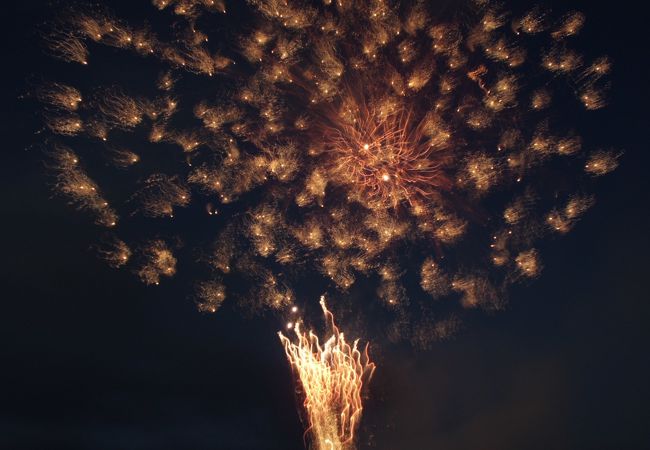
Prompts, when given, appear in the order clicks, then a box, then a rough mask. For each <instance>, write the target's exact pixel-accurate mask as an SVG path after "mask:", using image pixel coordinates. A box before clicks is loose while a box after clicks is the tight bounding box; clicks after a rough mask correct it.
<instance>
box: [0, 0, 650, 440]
mask: <svg viewBox="0 0 650 450" xmlns="http://www.w3.org/2000/svg"><path fill="white" fill-rule="evenodd" d="M133 3H135V1H133ZM142 3H143V6H138V8H136V9H134V12H133V14H134V15H135V16H136V17H139V14H141V13H142V11H153V8H152V7H151V6H150V5H149V4H148V2H145V1H144V0H143V2H142ZM574 3H575V5H576V8H579V9H581V10H582V11H584V12H585V13H586V15H587V27H586V31H585V33H586V34H587V36H588V41H589V42H591V43H593V46H594V47H595V48H598V49H600V50H602V52H603V53H606V54H608V55H610V56H611V58H612V60H613V62H614V71H613V75H612V87H613V89H612V91H611V98H610V106H609V107H608V108H607V109H606V110H605V111H606V114H602V115H599V117H600V118H599V119H598V123H597V126H595V127H594V129H593V130H591V131H590V133H591V134H590V137H595V139H596V140H598V137H602V139H601V140H602V141H604V142H609V143H615V144H616V146H617V147H618V148H620V149H622V150H624V152H625V154H624V156H623V157H622V159H621V165H620V167H619V168H618V169H617V170H616V171H615V172H614V173H612V174H610V175H608V176H606V177H603V178H602V179H601V180H599V183H598V188H597V191H596V195H597V203H596V205H595V207H593V208H592V209H591V210H590V211H589V212H588V213H587V214H586V215H585V217H584V218H583V219H582V220H581V221H580V223H579V224H578V225H577V227H576V229H575V231H574V232H572V233H569V234H568V235H567V236H564V237H561V238H557V239H552V240H547V241H546V242H545V243H544V244H543V245H542V246H541V251H542V253H543V256H544V262H545V269H544V272H543V274H542V276H541V278H539V279H537V280H535V281H533V282H530V283H527V284H524V285H519V286H516V287H515V288H514V289H513V290H512V291H511V293H510V305H509V307H508V308H507V310H506V311H504V312H500V313H498V314H493V315H490V314H484V313H482V314H476V315H472V316H471V317H470V318H469V320H468V322H467V324H466V327H465V329H464V330H463V331H462V332H461V334H460V335H459V336H458V337H456V338H455V339H454V340H452V341H450V342H443V343H438V344H436V345H434V347H433V348H432V349H431V350H428V351H419V350H418V351H416V350H414V349H412V348H410V347H407V346H396V345H388V344H387V345H382V346H381V347H377V346H375V347H373V349H372V350H373V351H372V354H373V357H374V359H375V360H376V362H377V364H378V370H377V373H376V376H375V378H374V379H373V381H372V383H371V386H370V397H369V400H368V401H367V403H366V406H367V408H366V409H365V410H364V419H363V423H362V427H361V430H360V436H361V440H360V448H362V449H365V448H373V449H377V450H384V449H387V450H395V449H405V450H425V449H435V450H526V449H540V450H541V449H545V450H555V449H557V450H560V449H566V450H578V449H590V450H596V449H603V450H604V449H617V450H627V449H644V448H650V431H649V425H648V424H649V423H650V412H649V411H650V408H648V405H649V404H650V389H649V387H648V380H649V379H650V362H649V358H648V345H649V344H650V326H649V325H648V324H649V323H650V296H649V295H648V283H649V278H648V275H649V269H650V264H649V257H650V245H649V239H648V230H650V221H649V217H648V216H649V215H648V204H650V203H649V201H648V192H649V189H650V186H649V183H648V178H649V175H648V173H649V172H648V170H649V167H650V156H649V151H648V124H649V123H650V122H649V119H650V117H648V105H649V104H650V103H649V102H650V98H649V96H648V82H647V79H648V72H647V68H646V66H647V61H646V54H647V48H646V39H647V20H646V17H645V13H644V12H642V11H641V10H634V9H633V8H632V6H630V5H624V4H622V3H616V2H608V3H607V4H599V3H600V2H574ZM3 10H4V11H3V12H4V14H3V15H4V16H5V17H4V25H3V27H2V28H3V30H2V31H3V33H5V34H6V35H5V36H4V37H3V40H2V42H3V43H4V45H5V46H6V47H5V49H4V51H3V53H2V55H3V58H2V60H3V69H2V74H3V78H4V81H3V85H2V86H3V89H2V91H3V95H4V96H6V99H5V100H4V101H3V102H2V105H3V111H2V114H3V116H2V120H1V122H0V123H2V124H3V128H4V129H3V131H2V136H3V150H2V151H3V158H4V160H3V163H2V164H1V165H0V168H1V170H2V171H3V174H2V177H1V178H0V179H1V180H2V183H3V188H2V194H1V195H2V200H1V202H0V205H1V208H0V214H1V215H2V221H1V222H0V223H2V230H3V232H2V235H1V236H2V269H1V270H0V274H1V276H2V284H1V290H0V292H2V296H1V297H2V303H1V305H2V312H1V313H0V334H1V335H2V345H1V346H0V361H1V363H2V365H1V369H0V448H2V449H15V450H19V449H42V450H49V449H66V450H74V449H106V450H115V449H125V450H126V449H129V450H131V449H133V450H136V449H137V450H154V449H155V450H162V449H170V450H171V449H191V450H203V449H233V450H234V449H251V450H255V449H260V450H262V449H282V450H289V449H301V448H304V446H303V440H302V424H301V423H300V420H299V417H298V414H297V412H296V400H295V396H294V387H293V384H292V377H291V371H290V368H289V366H288V364H287V362H286V359H285V356H284V353H283V349H282V348H281V346H280V345H279V342H278V339H277V336H276V334H275V333H276V331H277V330H278V329H279V328H280V327H281V326H282V323H280V322H279V321H278V320H277V319H274V318H268V317H257V316H253V317H243V316H242V315H241V314H239V312H238V311H236V310H233V309H232V308H229V307H227V306H226V307H224V308H223V309H222V310H220V311H219V313H218V314H216V315H203V314H200V313H198V312H197V311H196V307H195V305H194V304H193V303H192V301H190V300H188V299H187V297H188V292H187V284H185V283H183V280H182V277H181V278H180V279H171V280H165V282H164V283H161V286H159V287H155V288H152V287H145V286H144V285H142V284H141V283H140V282H139V281H138V280H137V279H136V278H135V277H134V276H132V274H130V273H128V272H125V271H115V270H112V269H110V268H108V267H107V266H106V265H105V264H104V263H103V262H102V261H100V260H99V259H98V258H97V257H96V255H95V252H94V251H93V250H92V249H91V244H92V243H93V242H95V241H96V237H97V231H96V226H95V225H93V224H92V223H91V221H90V220H89V219H88V217H86V216H85V215H84V214H82V213H77V212H74V211H73V210H72V209H71V208H69V207H68V206H67V205H66V204H65V203H66V202H65V200H62V199H61V198H58V197H55V196H53V195H52V193H51V190H50V187H49V186H48V182H47V180H48V178H47V177H46V175H45V167H44V164H43V162H42V161H43V153H42V150H41V148H40V147H39V146H38V145H35V144H36V143H38V142H39V136H38V135H36V134H35V133H36V132H37V131H38V130H39V129H40V128H41V125H40V117H39V114H38V107H37V105H36V104H35V103H34V102H32V101H26V100H22V99H20V98H19V97H20V96H21V94H22V93H24V92H25V90H26V89H28V85H29V83H30V82H31V81H30V80H34V79H38V78H39V77H46V76H47V73H48V71H49V70H50V68H51V65H52V64H57V65H59V64H61V63H59V62H56V63H54V62H52V60H51V59H49V58H48V57H46V56H45V55H43V51H42V49H40V47H39V44H38V39H37V33H36V31H35V27H36V26H37V25H38V24H41V23H42V22H43V20H44V19H46V18H47V17H49V15H50V14H52V11H53V8H52V6H51V4H49V3H45V2H42V1H25V2H11V3H10V4H7V5H3ZM116 10H117V11H118V12H119V15H122V16H124V14H125V13H126V14H128V12H129V9H127V8H125V7H124V5H121V6H120V7H116ZM127 18H128V16H127ZM42 74H45V75H42ZM320 294H321V292H315V293H314V296H315V297H316V296H318V295H320Z"/></svg>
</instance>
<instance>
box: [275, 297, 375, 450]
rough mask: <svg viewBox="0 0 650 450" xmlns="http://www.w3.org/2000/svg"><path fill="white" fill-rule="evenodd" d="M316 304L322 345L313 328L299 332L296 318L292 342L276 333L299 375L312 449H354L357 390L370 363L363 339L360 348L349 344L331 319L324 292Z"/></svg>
mask: <svg viewBox="0 0 650 450" xmlns="http://www.w3.org/2000/svg"><path fill="white" fill-rule="evenodd" d="M320 305H321V307H322V308H323V313H324V314H325V320H326V321H327V325H328V327H329V328H330V329H331V332H332V335H331V336H330V337H329V338H328V339H327V341H325V343H324V344H323V345H321V344H320V340H319V338H318V336H317V335H316V334H314V333H313V331H311V330H310V331H309V332H306V333H303V332H302V331H301V329H300V324H299V323H296V325H295V327H294V331H295V333H296V337H297V343H293V342H291V340H290V339H289V338H287V337H286V336H284V335H283V334H282V333H281V332H279V333H278V335H279V336H280V340H281V341H282V344H283V345H284V350H285V352H286V354H287V358H288V359H289V362H290V363H291V366H292V368H293V369H294V371H295V372H296V374H297V376H298V378H299V379H300V384H301V386H302V391H303V395H304V407H305V410H306V412H307V416H308V420H309V424H308V428H307V431H306V432H305V433H306V434H307V433H309V434H311V437H312V440H313V444H314V448H315V449H317V450H350V449H353V448H354V437H355V435H354V433H355V430H356V429H357V427H358V426H359V421H360V419H361V413H362V411H363V407H362V400H361V392H362V389H363V386H364V383H367V382H368V381H370V378H371V377H372V374H373V373H374V371H375V364H374V363H373V362H371V361H370V358H369V356H368V344H366V346H365V347H364V349H363V351H360V350H359V348H358V344H359V340H358V339H357V340H355V341H354V342H352V344H349V343H348V342H347V341H346V340H345V336H344V334H343V333H342V332H341V331H339V329H338V327H337V326H336V324H335V323H334V316H333V315H332V313H331V312H330V311H329V310H328V309H327V306H326V305H325V299H324V297H321V300H320Z"/></svg>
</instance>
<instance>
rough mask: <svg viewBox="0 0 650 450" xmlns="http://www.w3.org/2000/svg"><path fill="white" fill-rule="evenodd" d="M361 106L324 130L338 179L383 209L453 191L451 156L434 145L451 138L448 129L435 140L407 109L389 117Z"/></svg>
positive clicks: (438, 133) (421, 202)
mask: <svg viewBox="0 0 650 450" xmlns="http://www.w3.org/2000/svg"><path fill="white" fill-rule="evenodd" d="M358 103H360V104H358V105H355V107H354V109H351V110H350V111H349V113H348V114H349V115H348V116H347V117H345V116H343V117H341V114H338V117H335V118H334V120H332V122H333V126H330V127H325V130H324V132H325V136H326V138H327V143H328V150H329V152H330V154H331V162H332V163H333V166H334V167H333V172H334V173H335V174H336V175H338V176H339V180H342V181H343V182H345V183H347V184H349V185H351V186H355V187H358V188H360V189H361V190H363V191H364V192H365V193H366V195H367V200H368V202H367V203H368V206H373V205H374V206H377V207H380V208H386V207H397V206H398V205H399V204H400V203H406V204H408V205H410V206H411V207H412V206H415V205H418V204H424V203H429V201H431V200H433V199H436V198H437V197H438V196H439V195H440V193H441V192H442V191H445V190H448V189H449V188H450V186H451V182H450V180H449V178H448V176H447V175H446V173H445V172H446V170H447V169H448V166H449V164H450V162H451V160H450V154H449V152H447V151H445V150H443V149H440V148H437V146H436V144H438V143H440V142H441V141H446V140H447V139H448V138H449V136H448V134H447V132H446V130H436V131H435V132H434V133H435V134H436V135H437V136H435V138H432V137H430V136H427V135H426V131H429V130H425V128H427V125H430V124H427V123H426V122H425V121H423V122H420V123H418V121H414V120H413V114H412V113H411V112H409V111H406V110H402V111H392V112H390V113H387V112H385V111H376V110H371V109H369V108H367V107H366V106H365V105H364V104H363V103H364V102H358ZM330 119H331V117H330Z"/></svg>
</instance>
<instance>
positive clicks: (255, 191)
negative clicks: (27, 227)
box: [34, 0, 620, 448]
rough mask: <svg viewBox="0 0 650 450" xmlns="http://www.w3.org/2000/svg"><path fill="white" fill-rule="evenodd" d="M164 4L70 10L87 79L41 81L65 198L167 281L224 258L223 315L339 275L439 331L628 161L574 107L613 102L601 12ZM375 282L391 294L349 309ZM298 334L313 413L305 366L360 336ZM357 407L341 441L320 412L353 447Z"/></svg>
mask: <svg viewBox="0 0 650 450" xmlns="http://www.w3.org/2000/svg"><path fill="white" fill-rule="evenodd" d="M153 3H154V5H155V7H156V8H157V9H158V10H161V11H162V12H157V11H154V10H152V15H151V20H149V23H150V25H147V26H138V25H137V24H136V25H134V24H127V23H125V22H124V21H122V20H119V19H117V18H116V17H115V16H114V15H113V14H112V13H110V12H108V11H107V10H105V9H104V8H101V7H99V6H92V7H90V6H84V7H77V8H74V9H71V10H70V11H69V13H68V14H65V15H64V16H63V17H62V18H61V19H60V20H58V21H55V22H54V23H53V24H52V26H51V29H50V31H48V32H47V33H46V36H45V39H44V42H45V44H46V46H47V48H48V49H49V51H50V53H51V54H52V55H53V56H55V57H57V58H59V59H62V60H63V61H67V62H69V63H71V64H76V65H77V69H78V70H79V71H82V72H78V73H79V79H82V78H83V81H84V82H83V83H81V84H80V85H79V86H78V87H75V86H72V85H71V84H75V83H74V82H73V81H69V82H62V81H61V80H56V82H51V83H47V84H45V85H43V86H41V87H38V88H37V89H35V90H34V97H35V98H37V99H38V100H39V101H41V102H42V103H43V105H44V107H43V119H44V124H45V126H46V128H47V129H48V130H50V131H51V133H52V134H53V135H54V136H55V137H54V138H52V139H50V140H49V142H55V143H54V144H52V145H50V150H49V152H48V159H49V162H48V166H49V167H50V168H51V171H52V173H53V175H54V177H53V178H54V183H53V185H54V187H55V189H56V191H57V192H59V193H60V194H61V195H62V196H64V197H65V198H67V199H69V201H70V202H71V203H72V204H73V205H75V206H76V207H77V208H78V209H80V210H83V211H85V212H87V213H88V214H90V215H91V216H92V217H93V218H94V220H95V222H96V223H97V224H98V225H99V226H101V227H106V228H108V232H109V233H110V235H109V236H108V237H106V238H103V242H104V244H102V246H100V254H101V255H102V256H103V257H104V258H105V259H106V260H107V262H108V263H109V264H110V265H111V266H112V267H120V268H126V269H128V270H131V271H133V272H134V273H135V274H136V275H137V276H138V277H139V278H140V279H141V280H142V281H143V282H144V283H146V284H151V285H158V284H160V283H161V282H162V281H163V280H164V279H165V278H167V277H171V276H174V274H175V273H177V272H181V271H187V272H189V271H191V270H194V269H195V268H196V269H197V270H196V271H195V272H194V271H193V272H192V273H204V274H205V273H206V270H207V271H209V272H208V274H207V275H205V276H201V278H202V279H201V280H197V286H196V300H197V304H198V308H199V310H200V311H202V312H206V313H214V312H216V311H218V309H219V308H220V307H221V305H223V304H224V303H227V302H232V303H233V304H236V305H239V306H240V307H242V308H243V309H246V310H255V311H263V310H275V311H279V312H280V313H283V312H287V311H289V309H290V308H291V307H292V306H293V305H295V302H296V298H297V296H296V294H295V292H294V289H296V287H297V286H298V288H300V285H301V282H300V280H304V279H305V278H308V279H311V280H324V281H326V282H327V283H328V286H327V288H328V289H329V292H330V298H331V303H332V307H333V309H334V310H335V311H337V309H338V308H341V309H345V310H346V312H347V313H349V314H350V317H351V316H352V315H354V316H356V317H357V319H355V323H356V324H358V325H359V326H360V327H363V326H367V327H368V328H370V325H371V323H372V322H376V323H380V322H379V321H381V323H382V326H381V327H377V328H378V329H381V331H382V332H385V333H384V334H385V336H382V337H387V338H388V339H390V340H392V341H409V342H411V343H412V344H413V345H415V346H418V347H428V346H430V345H431V344H432V342H435V341H436V340H441V339H446V338H449V337H450V336H452V335H453V334H454V333H455V332H456V331H457V330H458V329H459V328H460V327H461V323H462V322H461V321H462V316H463V311H464V310H467V309H472V308H480V309H484V310H498V309H502V308H503V307H504V306H505V305H506V303H507V291H508V287H509V286H510V285H511V284H512V283H515V282H521V281H525V280H529V279H532V278H535V277H537V276H539V274H540V273H541V271H542V268H543V264H542V259H541V255H542V252H541V251H540V248H539V245H540V242H541V241H542V240H543V239H544V238H549V237H552V236H553V235H557V234H564V233H567V232H568V231H570V230H571V229H573V228H574V227H575V226H576V223H577V222H578V221H579V219H580V218H581V217H582V215H583V214H584V213H585V212H586V211H587V210H588V209H589V207H591V206H592V205H593V203H594V197H593V195H591V194H589V193H588V192H587V188H588V186H589V185H590V183H592V180H593V179H594V178H595V177H599V176H601V175H605V174H607V173H609V172H611V171H612V170H614V169H615V168H616V167H617V164H618V158H619V155H620V154H619V153H617V152H615V151H612V150H607V149H602V148H598V147H597V146H595V145H594V144H593V143H592V142H591V141H590V139H589V136H588V135H587V136H585V137H584V138H583V137H581V136H580V134H581V133H580V129H581V128H582V127H584V123H585V122H584V121H583V120H582V119H581V120H580V121H572V119H573V118H574V117H577V116H578V115H579V114H580V113H584V114H585V116H586V118H587V119H588V117H589V115H590V114H596V113H594V111H597V110H599V109H601V108H603V107H604V106H605V105H606V98H607V90H608V88H609V84H608V82H607V75H608V73H609V72H610V70H611V62H610V60H609V59H608V58H607V57H605V56H600V55H599V56H596V57H593V56H583V55H581V54H580V53H579V52H578V50H577V49H576V48H575V47H576V41H575V39H574V36H575V35H576V34H578V33H579V32H580V30H581V29H582V28H583V26H584V24H585V17H584V15H583V14H582V13H579V12H575V11H566V13H565V14H564V15H561V16H558V17H552V15H551V14H550V13H546V12H544V11H542V10H541V9H540V8H534V9H532V10H531V11H528V12H526V11H515V12H510V11H507V10H505V9H504V8H503V7H502V6H501V5H500V4H494V3H492V2H489V1H487V0H475V1H473V2H458V4H457V5H455V6H453V7H447V8H445V9H444V10H435V9H434V8H433V7H432V5H429V4H428V3H427V2H424V1H418V0H414V1H407V2H404V3H403V4H398V3H397V2H393V1H388V0H370V1H352V0H335V1H328V0H324V1H323V2H316V1H313V2H308V1H304V2H303V1H287V0H249V1H248V2H233V3H232V5H228V8H227V7H226V6H227V5H226V4H224V3H223V2H220V1H202V0H178V1H171V0H154V2H153ZM231 17H232V18H231ZM131 54H135V55H136V57H135V58H136V59H134V57H133V56H132V55H131ZM120 58H125V61H128V63H129V64H139V62H138V61H142V65H143V70H142V71H138V72H134V74H132V75H131V76H129V77H126V80H123V78H124V77H118V78H120V79H122V81H121V82H119V83H118V82H117V81H116V80H115V79H113V78H115V73H114V71H111V70H107V67H114V66H116V65H117V64H116V63H117V62H118V61H120ZM137 58H141V59H139V60H138V59H137ZM95 66H97V67H98V68H97V69H94V68H95ZM74 73H77V72H74ZM111 74H113V77H111ZM140 75H141V76H140ZM136 78H137V79H136ZM77 81H80V80H77ZM587 119H585V120H587ZM107 162H108V164H107ZM107 168H109V169H107ZM110 170H112V171H110ZM188 248H189V249H190V253H192V256H191V257H189V258H188V257H187V256H188V255H187V249H188ZM194 249H197V250H194ZM197 253H198V254H199V255H198V256H196V255H197ZM197 260H198V264H195V266H192V264H194V263H195V262H196V261H197ZM188 267H192V269H188ZM359 281H361V283H359ZM359 284H365V285H368V284H370V285H372V286H373V290H374V291H375V295H370V296H368V295H366V296H365V297H364V298H368V299H369V300H371V301H368V302H357V303H355V304H350V302H349V301H347V300H346V301H342V298H344V297H346V294H347V293H349V292H351V290H352V289H355V286H356V285H359ZM244 286H247V287H250V289H248V288H244ZM245 289H248V290H245ZM312 295H313V293H312ZM300 297H303V296H302V295H301V296H300ZM304 297H309V296H304ZM377 304H378V305H379V308H377V307H376V306H375V305H377ZM308 306H309V305H305V309H309V308H308ZM378 309H382V310H383V313H381V314H376V313H375V315H374V316H373V317H376V318H377V319H378V321H375V320H374V319H373V320H364V319H365V314H366V312H367V311H377V310H378ZM327 314H329V313H328V312H327V311H326V315H327ZM328 317H329V316H328ZM360 332H361V330H360ZM373 336H376V337H377V338H379V335H373ZM298 338H299V342H298V344H297V346H294V344H289V341H288V340H286V338H283V343H284V344H285V349H286V350H287V355H288V356H289V358H290V360H291V362H292V364H293V366H294V368H295V369H296V370H297V372H298V374H299V378H300V380H301V382H302V384H303V388H304V390H305V394H306V396H307V400H306V401H308V404H307V403H306V407H307V409H308V411H310V412H309V414H310V417H311V416H312V415H318V414H321V413H320V412H318V411H321V410H318V408H316V406H315V405H316V403H314V402H316V400H315V398H314V397H310V396H311V395H312V394H313V395H315V393H311V392H308V391H309V390H310V389H311V386H312V385H311V384H310V383H311V380H309V379H306V378H304V377H309V376H311V375H310V373H308V372H305V373H303V369H304V370H307V371H309V370H316V371H318V370H323V371H328V370H331V369H332V367H331V366H330V365H331V364H333V363H335V364H339V363H343V361H338V362H337V361H336V360H335V359H333V358H332V356H331V355H333V354H334V353H333V352H334V348H339V350H341V348H340V347H345V346H346V345H347V344H346V343H345V341H344V340H343V336H342V334H341V335H339V333H338V331H336V332H335V336H334V338H333V340H332V341H328V342H329V343H330V344H329V346H330V347H332V348H330V347H328V344H326V345H325V347H324V348H320V347H319V346H318V343H317V341H314V337H313V335H308V336H302V335H300V334H299V336H298ZM346 348H347V349H348V350H349V349H350V347H349V346H348V347H346ZM330 350H331V351H330ZM352 350H355V349H354V346H352ZM314 351H315V352H316V353H314ZM341 351H342V350H341ZM310 352H311V353H310ZM337 352H338V350H337ZM336 354H339V353H336ZM340 354H341V355H347V356H346V358H348V357H353V356H354V355H356V353H354V352H353V354H350V353H349V352H348V353H345V352H344V351H343V353H340ZM309 355H311V356H309ZM324 355H328V356H327V357H325V356H324ZM301 358H312V359H307V360H302V359H301ZM322 358H325V361H323V360H322ZM354 358H356V356H354ZM354 358H353V361H354V362H355V364H357V363H359V360H358V359H354ZM319 361H320V362H322V363H323V364H324V365H320V366H319V365H318V364H319ZM345 361H348V359H346V360H345ZM350 361H352V360H350ZM365 361H366V362H365V363H363V364H361V367H362V368H364V370H365V369H367V368H368V367H369V364H370V363H369V362H368V361H367V358H366V360H365ZM303 362H304V363H305V364H307V365H306V366H301V364H302V363H303ZM364 364H365V365H364ZM341 367H342V366H341ZM357 369H358V366H355V369H354V370H357ZM327 373H329V372H327ZM351 374H354V376H360V374H359V373H358V372H356V371H353V372H352V373H351ZM312 375H313V374H312ZM333 382H334V381H333ZM359 386H360V385H359ZM322 394H323V395H325V393H324V392H322ZM331 394H332V393H331V392H330V393H329V394H328V395H331ZM355 401H356V400H355ZM337 407H338V406H337ZM354 407H355V408H356V407H359V408H360V403H355V406H354ZM310 408H312V409H310ZM314 408H316V409H314ZM323 411H324V410H323ZM359 411H360V409H359ZM330 412H331V411H330ZM346 414H349V415H348V416H346V422H345V424H338V423H337V424H336V427H338V428H336V429H337V433H333V431H332V430H333V428H331V427H333V426H334V425H333V423H334V422H328V424H327V425H319V424H321V423H322V421H321V419H318V418H317V417H316V416H313V417H311V421H310V424H311V425H310V426H311V427H312V428H313V432H314V435H316V436H336V439H339V440H342V442H345V441H348V440H349V439H351V437H352V434H353V429H354V426H355V425H356V424H357V423H358V422H357V416H354V412H353V411H347V412H346ZM327 420H330V419H327ZM337 420H338V419H337ZM328 427H330V428H328ZM341 427H343V428H341ZM316 439H317V440H318V439H319V438H316ZM329 439H334V438H333V437H330V438H329ZM332 442H334V441H332ZM322 445H324V444H323V443H322V442H321V446H322ZM323 448H327V447H323Z"/></svg>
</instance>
